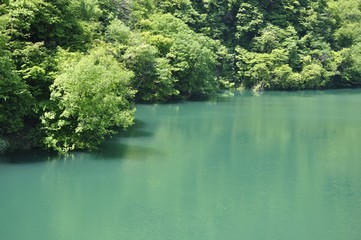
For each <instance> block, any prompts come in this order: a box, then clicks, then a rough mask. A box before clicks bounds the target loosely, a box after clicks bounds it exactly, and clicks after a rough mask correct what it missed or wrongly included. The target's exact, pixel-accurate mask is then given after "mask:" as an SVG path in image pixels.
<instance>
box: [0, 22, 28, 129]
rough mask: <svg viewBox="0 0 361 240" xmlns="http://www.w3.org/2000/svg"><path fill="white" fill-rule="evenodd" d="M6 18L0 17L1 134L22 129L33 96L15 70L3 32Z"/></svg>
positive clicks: (6, 38)
mask: <svg viewBox="0 0 361 240" xmlns="http://www.w3.org/2000/svg"><path fill="white" fill-rule="evenodd" d="M5 25H6V18H5V17H4V16H2V17H0V136H1V135H6V134H9V133H15V132H17V131H20V130H21V129H22V128H23V126H24V117H25V116H26V115H27V114H29V113H30V111H31V105H32V97H31V95H30V93H29V91H28V89H27V86H26V84H25V83H24V82H23V81H22V80H21V79H20V78H19V76H18V75H17V74H16V73H15V72H14V64H13V62H12V59H11V53H10V51H9V50H8V49H7V47H6V42H7V40H8V37H7V36H6V35H5V34H4V33H3V29H4V26H5Z"/></svg>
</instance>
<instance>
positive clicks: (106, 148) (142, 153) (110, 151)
mask: <svg viewBox="0 0 361 240" xmlns="http://www.w3.org/2000/svg"><path fill="white" fill-rule="evenodd" d="M145 126H146V123H145V122H143V121H140V120H135V124H134V125H133V126H131V127H130V128H128V129H127V130H124V131H120V132H119V133H118V134H117V135H115V136H113V137H112V138H111V139H108V140H107V141H105V143H103V144H102V145H101V146H100V149H99V150H98V151H96V152H94V154H96V158H95V159H102V160H123V159H126V160H139V161H142V160H145V159H146V158H147V157H149V156H160V155H161V153H160V152H159V151H157V150H154V149H152V148H150V147H145V146H140V145H132V144H129V143H124V142H123V140H125V139H131V138H149V137H151V136H152V135H153V133H152V132H149V131H146V130H144V128H145Z"/></svg>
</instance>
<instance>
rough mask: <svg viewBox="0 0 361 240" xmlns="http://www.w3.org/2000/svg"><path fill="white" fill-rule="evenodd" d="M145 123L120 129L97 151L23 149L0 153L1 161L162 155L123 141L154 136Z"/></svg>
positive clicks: (28, 162) (16, 161)
mask: <svg viewBox="0 0 361 240" xmlns="http://www.w3.org/2000/svg"><path fill="white" fill-rule="evenodd" d="M145 125H146V124H145V123H144V122H143V121H140V120H136V121H135V124H134V125H133V126H131V127H130V128H128V129H127V130H126V131H120V132H119V133H118V134H117V135H115V136H113V138H111V139H108V140H106V141H105V143H103V144H102V145H101V146H100V147H99V150H96V151H91V152H88V151H73V152H70V153H69V154H68V155H67V156H62V155H59V154H58V153H56V152H51V151H45V150H41V149H32V150H23V151H17V152H11V153H7V154H4V155H0V163H6V164H32V163H40V162H47V161H53V160H66V159H69V158H78V157H80V155H84V154H90V155H92V156H93V157H94V159H103V160H122V159H124V158H128V159H134V160H143V159H145V158H146V157H147V156H149V155H160V153H159V152H157V151H155V150H152V149H151V148H147V147H143V146H133V145H129V144H126V143H123V142H122V139H130V138H141V137H150V136H152V133H151V132H148V131H145V130H144V127H145Z"/></svg>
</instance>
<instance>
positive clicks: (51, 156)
mask: <svg viewBox="0 0 361 240" xmlns="http://www.w3.org/2000/svg"><path fill="white" fill-rule="evenodd" d="M59 159H64V157H63V156H60V155H59V154H57V153H56V152H49V151H45V150H41V149H32V150H22V151H18V152H11V153H7V154H4V155H0V163H8V164H32V163H39V162H46V161H52V160H59Z"/></svg>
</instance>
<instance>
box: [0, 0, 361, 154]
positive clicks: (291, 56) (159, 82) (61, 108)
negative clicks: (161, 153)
mask: <svg viewBox="0 0 361 240" xmlns="http://www.w3.org/2000/svg"><path fill="white" fill-rule="evenodd" d="M360 85H361V1H360V0H224V1H218V0H3V1H2V3H1V4H0V153H2V152H6V151H11V150H15V149H32V148H42V149H48V150H51V151H56V152H59V153H67V152H68V151H71V150H74V149H85V150H94V149H96V148H97V147H98V146H99V145H100V144H101V143H102V142H103V141H104V140H105V139H106V138H107V137H109V136H111V135H114V134H116V133H117V132H119V130H121V129H126V128H128V127H129V126H131V125H132V124H134V116H135V103H162V102H172V101H184V100H194V99H206V98H207V97H209V96H211V95H213V94H215V93H217V92H219V91H221V90H224V89H234V88H250V89H253V90H254V91H264V90H306V89H307V90H308V89H330V88H354V87H360Z"/></svg>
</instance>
